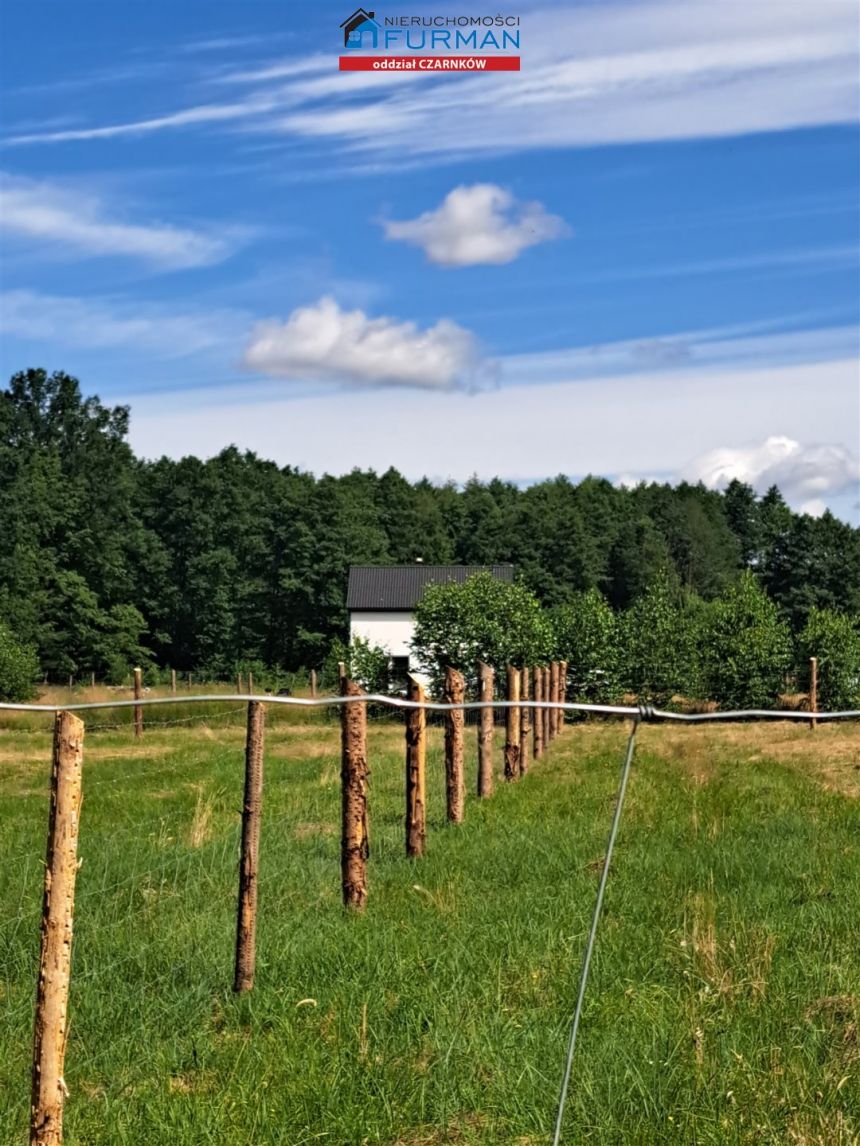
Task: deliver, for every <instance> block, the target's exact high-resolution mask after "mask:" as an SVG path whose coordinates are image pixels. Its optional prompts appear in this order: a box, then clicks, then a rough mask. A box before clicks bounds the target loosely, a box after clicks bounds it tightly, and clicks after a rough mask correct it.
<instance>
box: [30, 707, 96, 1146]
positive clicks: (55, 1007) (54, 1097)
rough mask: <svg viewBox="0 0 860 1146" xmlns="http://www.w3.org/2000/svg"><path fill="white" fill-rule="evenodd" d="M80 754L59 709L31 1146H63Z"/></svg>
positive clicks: (77, 737)
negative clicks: (64, 1074)
mask: <svg viewBox="0 0 860 1146" xmlns="http://www.w3.org/2000/svg"><path fill="white" fill-rule="evenodd" d="M83 757H84V725H83V722H82V721H80V720H78V718H77V717H76V716H73V715H72V713H70V712H58V713H57V715H56V718H55V722H54V754H53V768H52V772H51V811H50V817H49V820H48V849H47V858H46V860H45V892H44V898H43V901H42V944H41V952H40V955H39V982H38V987H37V991H36V1021H35V1025H34V1030H33V1087H32V1096H31V1103H30V1146H62V1141H63V1102H64V1099H65V1095H66V1084H65V1082H64V1081H63V1064H64V1060H65V1054H66V1032H67V1030H68V1015H67V1013H68V1002H69V976H70V974H71V968H72V927H73V921H74V913H75V877H76V876H77V871H78V859H77V853H78V828H79V824H80V812H81V773H82V768H83Z"/></svg>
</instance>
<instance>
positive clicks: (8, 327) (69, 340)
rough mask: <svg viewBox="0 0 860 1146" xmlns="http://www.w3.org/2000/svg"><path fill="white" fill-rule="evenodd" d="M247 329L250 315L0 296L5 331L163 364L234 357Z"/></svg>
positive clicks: (0, 325) (23, 294) (20, 293)
mask: <svg viewBox="0 0 860 1146" xmlns="http://www.w3.org/2000/svg"><path fill="white" fill-rule="evenodd" d="M247 327H248V319H247V316H245V315H243V314H241V313H239V312H236V311H230V310H221V311H206V312H204V313H200V314H194V313H186V314H177V313H176V311H175V309H174V308H170V307H168V306H167V305H153V304H144V303H137V302H131V301H128V300H116V299H110V298H77V297H74V296H61V295H51V294H44V293H42V292H40V291H33V290H9V291H4V292H2V293H0V332H2V333H3V334H4V335H7V336H11V337H14V338H17V339H21V340H23V341H32V342H37V343H39V344H40V345H42V346H43V347H44V346H46V345H47V347H49V348H51V349H53V348H54V347H64V346H76V347H84V348H87V349H95V350H109V349H115V348H123V349H135V350H140V351H145V352H147V353H148V354H151V355H153V356H154V357H155V358H158V359H174V358H188V357H193V356H201V355H206V354H208V353H210V352H213V351H219V352H220V354H221V355H222V356H228V355H229V356H233V355H234V353H235V350H236V347H237V346H238V345H239V344H240V341H241V338H242V337H243V335H244V333H245V331H246V330H247Z"/></svg>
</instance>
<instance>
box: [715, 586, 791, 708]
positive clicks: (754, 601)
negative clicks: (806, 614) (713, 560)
mask: <svg viewBox="0 0 860 1146" xmlns="http://www.w3.org/2000/svg"><path fill="white" fill-rule="evenodd" d="M791 651H792V650H791V637H790V635H789V631H788V626H787V625H786V624H785V622H783V621H782V620H780V618H779V614H778V612H777V607H776V605H775V604H774V603H773V601H771V600H770V598H769V597H768V596H767V594H766V593H765V591H764V590H763V589H762V588H761V586H760V585H759V583H758V581H757V580H756V579H755V577H754V576H753V575H752V573H744V574H743V575H742V576H741V577H740V578H739V579H738V581H737V582H736V583H735V584H734V585H732V586H731V587H730V588H729V589H727V590H726V591H725V592H724V593H723V594H722V595H721V596H720V597H717V598H716V600H714V601H712V602H711V603H710V604H709V605H708V607H707V610H706V613H705V616H704V621H703V626H702V633H701V643H700V660H701V670H702V682H703V686H704V689H705V691H706V693H707V695H708V696H709V697H710V698H711V699H712V700H715V701H717V702H718V704H719V705H720V706H721V707H723V708H771V707H775V706H776V704H777V702H778V699H779V695H780V693H781V692H782V691H783V689H784V687H785V679H786V674H787V672H788V670H789V667H790V665H791Z"/></svg>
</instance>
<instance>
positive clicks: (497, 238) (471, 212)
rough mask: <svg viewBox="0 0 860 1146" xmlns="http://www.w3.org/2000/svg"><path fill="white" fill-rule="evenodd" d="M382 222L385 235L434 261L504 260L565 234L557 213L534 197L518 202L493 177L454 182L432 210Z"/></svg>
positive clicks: (444, 263) (452, 264)
mask: <svg viewBox="0 0 860 1146" xmlns="http://www.w3.org/2000/svg"><path fill="white" fill-rule="evenodd" d="M383 227H384V228H385V237H386V238H388V239H397V240H400V241H402V242H406V243H413V244H414V245H415V246H417V247H421V248H422V249H423V251H424V252H425V254H426V255H427V258H428V259H429V260H430V262H431V263H435V264H436V265H437V266H440V267H472V266H478V265H480V264H490V265H498V264H501V263H510V262H513V260H514V259H515V258H517V256H518V255H520V254H521V253H522V252H523V251H524V250H525V249H526V248H527V247H533V246H535V245H536V244H538V243H546V242H549V241H550V240H551V239H560V238H561V237H562V236H563V235H565V234H567V226H566V224H565V222H564V220H563V219H560V218H559V217H558V216H557V215H550V214H549V213H548V212H547V211H546V210H545V209H544V207H543V206H542V205H541V204H540V203H518V202H517V200H516V199H515V198H514V196H513V195H512V194H511V193H510V191H507V190H505V188H503V187H498V186H497V185H496V184H494V183H474V184H473V185H472V186H470V187H455V188H454V190H453V191H450V192H449V193H448V194H447V195H446V196H445V198H444V200H443V201H442V203H441V204H440V205H439V206H438V207H437V208H436V209H435V210H434V211H425V212H424V214H423V215H419V216H418V218H417V219H406V220H403V221H385V222H383Z"/></svg>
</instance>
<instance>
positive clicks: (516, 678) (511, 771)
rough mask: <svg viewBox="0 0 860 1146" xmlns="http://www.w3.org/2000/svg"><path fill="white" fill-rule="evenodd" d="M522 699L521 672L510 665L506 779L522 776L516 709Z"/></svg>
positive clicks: (518, 712)
mask: <svg viewBox="0 0 860 1146" xmlns="http://www.w3.org/2000/svg"><path fill="white" fill-rule="evenodd" d="M519 699H520V670H519V669H515V668H514V667H513V666H512V665H508V700H509V701H511V704H512V707H511V708H508V709H505V714H506V720H505V779H506V780H516V779H518V777H519V774H520V710H519V708H517V707H515V706H516V703H517V701H518V700H519Z"/></svg>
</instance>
